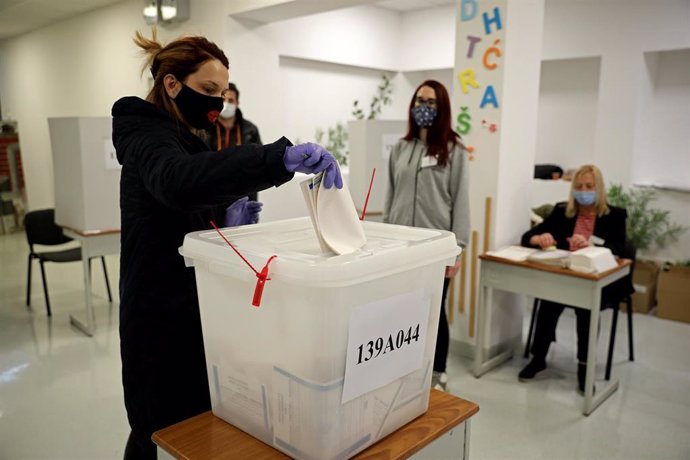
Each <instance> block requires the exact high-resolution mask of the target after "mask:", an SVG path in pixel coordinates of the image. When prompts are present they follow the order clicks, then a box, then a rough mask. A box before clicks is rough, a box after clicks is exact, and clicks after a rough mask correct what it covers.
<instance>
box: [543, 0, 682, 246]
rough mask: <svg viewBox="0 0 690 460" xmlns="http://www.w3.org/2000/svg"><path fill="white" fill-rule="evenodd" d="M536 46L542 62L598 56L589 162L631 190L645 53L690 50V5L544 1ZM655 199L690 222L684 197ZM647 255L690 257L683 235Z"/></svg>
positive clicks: (640, 132)
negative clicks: (541, 38) (539, 43)
mask: <svg viewBox="0 0 690 460" xmlns="http://www.w3.org/2000/svg"><path fill="white" fill-rule="evenodd" d="M543 43H544V46H543V54H542V58H543V59H545V60H551V59H572V58H581V57H590V56H600V57H601V71H600V76H599V98H598V102H597V110H596V120H597V121H596V127H595V132H594V160H593V161H594V162H595V163H596V164H597V165H599V166H600V167H601V168H602V171H603V172H604V175H605V179H606V182H607V183H621V184H624V185H625V186H630V185H631V184H632V182H633V177H632V172H633V168H634V164H633V158H634V157H635V156H636V155H637V153H636V152H637V151H638V149H641V148H644V147H643V145H644V142H641V136H646V132H645V130H646V129H647V128H646V127H647V126H648V124H649V123H648V120H647V116H648V115H649V114H648V113H646V112H645V97H646V96H645V88H646V84H647V82H648V81H649V78H650V77H649V75H648V69H647V64H646V62H645V53H646V52H650V51H665V50H677V49H687V48H690V1H688V0H660V1H654V2H650V1H644V0H634V1H626V0H610V1H606V2H602V1H598V0H580V1H577V2H564V1H561V0H547V1H546V10H545V17H544V42H543ZM647 86H648V85H647ZM685 135H686V136H688V130H687V129H686V130H685ZM687 139H688V138H687V137H686V138H685V140H681V141H679V142H680V143H683V142H685V143H687V142H688V140H687ZM650 142H652V143H655V144H656V143H658V142H663V141H661V139H659V138H658V137H655V138H653V139H651V141H650ZM686 145H687V144H686ZM659 196H660V199H659V201H658V203H657V204H658V205H659V207H666V209H668V210H669V211H671V218H672V219H673V220H675V221H677V222H679V223H684V224H686V225H687V224H689V223H690V217H688V216H690V194H689V193H677V192H665V191H661V192H660V193H659ZM642 255H644V254H642ZM650 255H652V256H654V257H657V256H658V257H665V256H673V255H675V257H674V258H690V233H686V234H685V235H684V236H683V237H682V239H681V240H680V241H679V242H678V243H675V244H673V245H671V246H669V247H668V248H667V249H666V250H665V251H662V252H657V253H652V254H650Z"/></svg>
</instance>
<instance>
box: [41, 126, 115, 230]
mask: <svg viewBox="0 0 690 460" xmlns="http://www.w3.org/2000/svg"><path fill="white" fill-rule="evenodd" d="M112 123H113V121H112V118H111V117H64V118H49V119H48V128H49V129H50V146H51V149H52V152H53V174H54V181H53V185H54V187H55V222H56V223H57V224H58V225H60V226H62V227H68V228H71V229H74V230H77V231H80V232H90V231H94V230H111V229H119V228H120V169H121V168H120V165H119V163H118V162H117V158H116V157H115V148H114V147H113V143H112Z"/></svg>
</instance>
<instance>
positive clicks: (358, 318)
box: [341, 290, 431, 404]
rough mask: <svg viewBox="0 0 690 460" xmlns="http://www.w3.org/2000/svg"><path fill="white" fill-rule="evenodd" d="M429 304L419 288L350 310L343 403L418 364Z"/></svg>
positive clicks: (410, 370)
mask: <svg viewBox="0 0 690 460" xmlns="http://www.w3.org/2000/svg"><path fill="white" fill-rule="evenodd" d="M430 307H431V296H430V295H429V292H427V291H424V290H419V291H414V292H408V293H406V294H401V295H397V296H395V297H390V298H388V299H384V300H379V301H377V302H372V303H368V304H365V305H360V306H359V307H356V308H355V309H354V310H353V312H352V315H351V316H350V331H349V335H348V339H347V362H346V364H345V382H344V384H343V397H342V401H341V402H342V403H343V404H344V403H346V402H348V401H350V400H351V399H354V398H356V397H358V396H360V395H362V394H364V393H367V392H369V391H372V390H375V389H376V388H380V387H382V386H384V385H387V384H389V383H391V382H392V381H394V380H397V379H399V378H400V377H402V376H404V375H406V374H409V373H410V372H413V371H415V370H417V369H419V368H420V367H421V366H422V360H423V358H424V348H425V347H426V340H427V337H426V335H427V326H428V324H429V310H430Z"/></svg>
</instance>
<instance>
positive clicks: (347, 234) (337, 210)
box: [301, 173, 367, 254]
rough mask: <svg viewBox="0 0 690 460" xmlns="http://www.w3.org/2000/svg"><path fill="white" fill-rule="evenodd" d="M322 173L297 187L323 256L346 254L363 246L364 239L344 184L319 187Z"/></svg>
mask: <svg viewBox="0 0 690 460" xmlns="http://www.w3.org/2000/svg"><path fill="white" fill-rule="evenodd" d="M322 179H323V173H319V174H317V175H316V176H314V177H311V178H309V179H307V180H306V181H304V182H302V183H301V187H302V193H303V194H304V199H305V202H306V203H307V207H308V208H309V215H310V217H311V219H312V224H313V226H314V230H315V231H316V235H317V237H318V239H319V243H320V244H321V249H322V250H324V252H325V251H326V250H327V249H326V248H328V249H330V250H332V251H333V252H335V253H336V254H349V253H351V252H354V251H356V250H358V249H359V248H361V247H362V246H364V245H365V244H366V242H367V237H366V235H365V234H364V228H363V227H362V222H361V221H360V220H359V216H358V215H357V209H356V208H355V203H354V202H353V201H352V196H351V195H350V190H349V189H348V188H347V184H343V188H341V189H338V188H336V187H335V186H333V187H331V188H326V187H322Z"/></svg>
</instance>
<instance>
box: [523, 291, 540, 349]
mask: <svg viewBox="0 0 690 460" xmlns="http://www.w3.org/2000/svg"><path fill="white" fill-rule="evenodd" d="M538 310H539V299H537V298H535V299H534V302H533V303H532V318H531V319H530V321H529V332H528V333H527V343H525V354H524V356H525V358H528V357H529V349H530V347H531V346H532V339H533V336H534V324H535V323H536V322H537V311H538Z"/></svg>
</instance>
